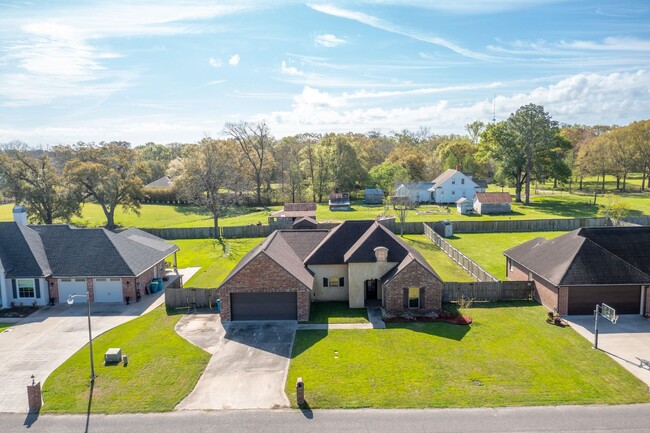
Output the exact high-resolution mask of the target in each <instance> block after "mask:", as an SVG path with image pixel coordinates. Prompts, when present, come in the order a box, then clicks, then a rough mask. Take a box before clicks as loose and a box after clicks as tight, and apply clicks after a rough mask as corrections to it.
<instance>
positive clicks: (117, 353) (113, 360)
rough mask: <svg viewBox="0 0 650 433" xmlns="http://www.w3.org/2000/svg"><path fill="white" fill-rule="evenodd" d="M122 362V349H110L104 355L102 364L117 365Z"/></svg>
mask: <svg viewBox="0 0 650 433" xmlns="http://www.w3.org/2000/svg"><path fill="white" fill-rule="evenodd" d="M121 361H122V349H119V348H117V349H116V348H111V349H108V350H107V351H106V353H105V354H104V364H119V363H120V362H121Z"/></svg>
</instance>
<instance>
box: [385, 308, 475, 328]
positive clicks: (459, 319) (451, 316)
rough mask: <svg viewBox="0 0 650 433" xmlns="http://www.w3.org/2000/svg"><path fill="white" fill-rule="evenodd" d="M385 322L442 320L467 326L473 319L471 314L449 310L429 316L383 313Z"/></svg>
mask: <svg viewBox="0 0 650 433" xmlns="http://www.w3.org/2000/svg"><path fill="white" fill-rule="evenodd" d="M383 319H384V322H385V323H415V322H443V323H451V324H452V325H462V326H467V325H471V324H472V322H473V320H474V319H472V317H471V316H468V315H467V314H456V313H452V312H450V311H442V312H441V313H440V314H438V315H429V316H415V315H411V314H409V315H402V316H391V315H386V314H384V317H383Z"/></svg>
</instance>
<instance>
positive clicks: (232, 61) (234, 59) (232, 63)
mask: <svg viewBox="0 0 650 433" xmlns="http://www.w3.org/2000/svg"><path fill="white" fill-rule="evenodd" d="M240 60H241V57H239V54H235V55H234V56H232V57H231V58H230V59H228V64H229V65H230V66H237V65H238V64H239V61H240Z"/></svg>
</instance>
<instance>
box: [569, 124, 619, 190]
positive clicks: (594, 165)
mask: <svg viewBox="0 0 650 433" xmlns="http://www.w3.org/2000/svg"><path fill="white" fill-rule="evenodd" d="M608 149H609V140H608V137H607V136H606V135H605V134H603V135H599V136H597V137H595V138H594V139H593V140H590V141H587V142H586V143H584V144H583V145H582V147H580V151H579V152H578V161H579V164H580V166H581V167H582V170H584V172H585V173H586V174H590V175H593V176H598V177H599V178H600V180H601V182H602V184H601V190H602V192H603V193H604V192H605V177H606V176H607V174H608V173H612V172H613V168H612V167H613V163H612V158H611V155H610V152H609V150H608Z"/></svg>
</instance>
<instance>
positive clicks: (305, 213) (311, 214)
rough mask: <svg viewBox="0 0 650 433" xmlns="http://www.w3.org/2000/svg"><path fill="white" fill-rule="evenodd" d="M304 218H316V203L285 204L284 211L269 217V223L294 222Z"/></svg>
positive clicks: (276, 212)
mask: <svg viewBox="0 0 650 433" xmlns="http://www.w3.org/2000/svg"><path fill="white" fill-rule="evenodd" d="M303 217H308V218H312V219H315V218H316V203H285V205H284V208H283V209H281V210H278V211H275V212H273V213H272V214H271V215H269V223H274V222H278V223H281V222H294V221H296V220H298V219H300V218H303Z"/></svg>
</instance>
